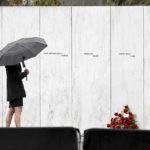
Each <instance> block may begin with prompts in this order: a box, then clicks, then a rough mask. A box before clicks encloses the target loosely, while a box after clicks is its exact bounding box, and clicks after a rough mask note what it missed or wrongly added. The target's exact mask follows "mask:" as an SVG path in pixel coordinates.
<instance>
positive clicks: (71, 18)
mask: <svg viewBox="0 0 150 150" xmlns="http://www.w3.org/2000/svg"><path fill="white" fill-rule="evenodd" d="M70 19H71V22H70V23H71V66H70V67H71V104H72V106H71V107H73V96H72V91H73V90H72V89H73V88H72V86H73V84H72V6H71V18H70ZM71 114H72V115H73V113H71Z"/></svg>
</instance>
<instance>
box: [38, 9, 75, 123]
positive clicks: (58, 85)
mask: <svg viewBox="0 0 150 150" xmlns="http://www.w3.org/2000/svg"><path fill="white" fill-rule="evenodd" d="M40 22H41V24H40V29H41V30H40V35H41V37H43V38H45V40H46V41H47V43H48V48H46V49H45V50H44V51H43V52H42V53H41V125H42V126H71V125H72V122H71V119H72V118H71V105H72V99H71V7H51V8H50V7H41V8H40Z"/></svg>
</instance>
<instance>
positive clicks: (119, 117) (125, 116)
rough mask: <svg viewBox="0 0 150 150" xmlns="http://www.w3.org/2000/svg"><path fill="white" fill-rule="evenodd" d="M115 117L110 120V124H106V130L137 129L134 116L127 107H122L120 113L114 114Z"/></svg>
mask: <svg viewBox="0 0 150 150" xmlns="http://www.w3.org/2000/svg"><path fill="white" fill-rule="evenodd" d="M114 115H115V117H114V118H111V123H110V124H107V128H113V129H114V128H115V129H138V125H137V124H136V122H137V121H136V120H135V114H133V113H132V112H130V109H129V107H128V105H126V106H124V109H123V111H122V112H121V113H117V112H116V113H115V114H114Z"/></svg>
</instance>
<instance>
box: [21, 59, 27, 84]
mask: <svg viewBox="0 0 150 150" xmlns="http://www.w3.org/2000/svg"><path fill="white" fill-rule="evenodd" d="M22 65H23V67H24V68H25V69H27V68H26V65H25V63H24V60H23V61H22ZM27 80H28V77H27V76H26V81H27Z"/></svg>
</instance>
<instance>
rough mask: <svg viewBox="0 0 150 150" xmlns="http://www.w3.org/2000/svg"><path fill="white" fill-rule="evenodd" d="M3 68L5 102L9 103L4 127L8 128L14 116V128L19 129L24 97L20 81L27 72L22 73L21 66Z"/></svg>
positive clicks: (26, 70)
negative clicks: (5, 79)
mask: <svg viewBox="0 0 150 150" xmlns="http://www.w3.org/2000/svg"><path fill="white" fill-rule="evenodd" d="M5 68H6V74H7V101H9V110H8V113H7V116H6V127H10V124H11V120H12V117H13V115H15V124H16V127H21V112H22V107H23V97H26V92H25V89H24V85H23V82H22V79H23V78H25V77H26V76H27V75H28V74H29V70H28V69H25V70H24V72H22V69H21V64H17V65H12V66H5Z"/></svg>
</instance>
